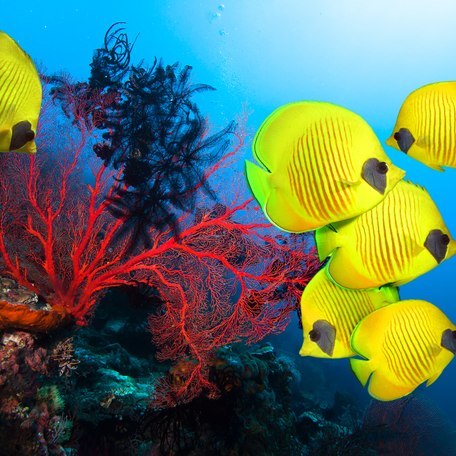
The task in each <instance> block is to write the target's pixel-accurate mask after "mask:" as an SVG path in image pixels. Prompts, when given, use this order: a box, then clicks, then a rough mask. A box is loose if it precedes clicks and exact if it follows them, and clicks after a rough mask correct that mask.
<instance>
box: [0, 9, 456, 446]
mask: <svg viewBox="0 0 456 456" xmlns="http://www.w3.org/2000/svg"><path fill="white" fill-rule="evenodd" d="M455 17H456V4H454V2H451V1H450V0H447V1H442V0H436V1H434V2H412V1H411V0H410V1H402V2H396V1H393V0H387V1H370V2H366V1H362V0H358V1H355V0H346V1H335V0H332V1H331V0H318V1H309V0H301V1H299V0H294V1H280V0H263V1H259V0H248V1H243V0H229V1H226V2H223V3H222V2H216V1H209V0H206V1H197V0H170V1H166V0H163V1H159V0H149V1H143V0H141V1H136V2H125V1H118V0H111V1H97V2H88V1H85V0H80V1H78V2H54V1H47V2H42V3H34V4H26V3H24V2H4V4H3V5H2V14H1V18H0V30H3V31H5V32H7V33H8V34H9V35H11V36H12V37H14V38H15V40H17V42H18V43H19V44H20V45H21V47H22V48H23V49H24V50H26V52H27V53H28V54H29V55H30V56H31V57H32V59H33V60H34V61H35V63H36V64H37V65H38V67H39V68H40V69H41V68H45V69H46V73H47V74H53V73H58V72H62V71H63V72H67V73H69V74H70V75H71V76H72V78H74V79H75V80H81V81H85V80H87V79H88V77H89V74H90V67H89V63H90V62H91V59H92V56H93V51H94V49H96V48H99V47H100V45H102V43H103V38H104V34H105V32H106V30H107V29H108V28H109V27H110V26H111V24H113V23H115V22H118V21H122V22H125V23H126V24H125V25H124V26H125V28H126V31H127V32H128V35H129V38H130V41H131V42H132V41H133V40H134V39H135V37H136V36H137V35H138V36H137V39H136V41H135V44H134V47H133V51H132V63H137V62H140V61H141V60H142V59H144V60H145V61H146V62H150V63H152V62H153V60H154V57H157V58H161V59H162V60H163V62H164V63H165V64H172V63H174V62H180V64H182V65H190V66H192V73H191V80H192V82H195V83H204V84H209V85H211V86H213V87H214V88H216V91H215V92H207V93H206V92H204V93H201V94H196V95H195V101H196V102H197V104H198V106H199V108H200V110H201V112H202V113H203V114H205V115H207V116H208V119H209V122H210V124H211V125H214V126H215V127H216V128H219V129H220V128H223V127H224V126H226V125H227V124H228V123H229V122H230V121H231V120H232V119H234V118H235V117H236V116H237V115H239V114H240V113H242V112H243V111H245V110H247V111H248V113H249V117H248V129H249V130H250V131H251V132H254V131H255V130H256V129H257V128H258V127H259V126H260V124H261V123H262V122H263V120H264V119H265V118H266V117H267V116H268V115H269V114H270V113H271V112H272V111H273V110H274V109H276V108H277V107H279V106H281V105H283V104H285V103H289V102H293V101H298V100H321V101H328V102H332V103H335V104H339V105H342V106H344V107H346V108H348V109H350V110H353V111H354V112H356V113H357V114H359V115H361V116H362V117H363V118H364V119H365V120H366V121H367V122H368V123H369V124H370V125H371V127H372V128H373V129H374V131H375V133H376V134H377V136H378V137H379V139H380V141H381V142H382V144H383V145H384V148H385V151H386V153H387V154H388V155H389V157H390V158H391V159H392V161H393V163H395V164H396V165H397V166H399V167H400V168H402V169H404V170H406V173H407V175H406V178H407V179H410V180H411V181H413V182H416V183H419V184H421V185H423V186H425V187H426V188H427V189H428V191H429V193H430V194H431V195H432V197H433V199H434V201H435V203H436V204H437V206H438V208H439V210H440V212H441V214H442V216H443V218H444V220H445V222H446V224H447V226H448V228H449V230H450V232H451V233H452V234H453V236H455V235H456V215H455V210H454V208H455V202H454V199H455V195H456V179H455V177H456V174H455V173H456V170H454V169H450V168H447V169H446V170H445V172H444V173H440V172H437V171H434V170H432V169H430V168H427V167H426V166H425V165H423V164H421V163H419V162H417V161H415V160H413V159H411V158H409V157H407V156H405V154H402V153H400V152H398V151H396V150H394V149H392V148H390V147H387V146H386V145H385V140H386V138H387V137H388V136H389V135H390V134H391V131H392V129H393V127H394V123H395V120H396V116H397V113H398V110H399V107H400V106H401V103H402V102H403V100H404V99H405V97H406V96H407V95H408V94H409V93H410V92H411V91H412V90H414V89H416V88H418V87H420V86H422V85H424V84H427V83H431V82H435V81H447V80H456V60H455V58H454V43H455V42H456V28H455V27H454V18H455ZM250 140H251V136H250ZM243 154H244V155H245V158H248V159H251V157H252V153H251V150H250V144H247V147H246V148H245V150H244V152H243ZM236 166H237V167H239V170H242V166H243V162H242V160H240V161H239V162H238V163H237V164H236ZM229 182H230V175H229V174H227V176H226V185H229ZM245 192H246V194H247V192H248V190H247V185H246V187H245ZM455 273H456V263H455V259H450V260H449V261H447V262H444V263H442V264H441V265H439V267H438V268H435V269H433V270H432V271H431V272H429V273H427V274H425V275H423V276H421V277H418V278H417V279H415V280H413V281H412V282H411V283H409V284H406V285H404V286H402V287H400V294H401V298H402V299H423V300H427V301H429V302H432V303H433V304H435V305H437V306H438V307H439V308H440V309H441V310H442V311H443V312H445V313H446V315H447V316H448V317H449V319H450V320H452V321H453V322H454V321H456V308H455V304H456V287H455V283H454V278H455ZM268 340H269V341H270V342H271V343H272V344H273V346H274V348H275V349H276V350H279V351H281V352H283V353H286V354H287V355H289V356H290V357H292V359H293V360H294V361H295V363H296V367H297V369H298V370H299V372H300V374H301V378H302V380H301V383H300V387H302V388H308V391H309V393H308V394H313V393H314V392H315V394H316V395H318V394H322V393H321V391H322V390H325V393H327V397H328V398H330V397H331V395H333V394H334V393H335V392H336V391H337V392H343V393H344V394H347V395H349V396H351V397H352V398H354V401H355V402H356V403H357V404H359V406H360V407H361V408H362V407H365V406H367V405H368V404H369V403H370V401H371V399H370V397H369V396H368V394H367V391H366V390H364V389H363V388H362V387H361V386H360V384H359V382H358V381H357V379H356V378H355V376H354V375H353V374H352V373H351V370H350V367H349V364H348V362H347V360H321V359H310V358H300V357H299V356H298V351H299V349H300V347H301V344H302V331H301V330H300V329H299V326H298V321H297V317H294V318H293V320H292V321H291V323H290V324H289V325H288V327H287V328H286V330H285V331H284V332H283V333H282V334H280V335H277V336H273V337H270V338H269V339H268ZM315 370H317V371H318V372H319V374H318V376H315V375H312V376H309V381H306V373H307V372H314V371H315ZM317 378H318V380H317ZM455 380H456V371H455V365H454V363H450V365H449V366H448V367H447V368H446V369H445V370H444V372H443V373H442V375H441V376H440V377H439V379H438V381H437V382H436V383H434V384H433V385H432V386H431V387H429V388H424V387H420V388H419V390H418V392H419V393H420V394H424V396H425V397H426V399H429V400H430V401H432V403H433V404H436V405H437V406H438V407H439V408H440V409H441V410H443V412H444V413H445V415H446V417H447V418H448V420H450V421H452V422H453V423H454V424H456V419H455V418H454V410H455V407H456V395H455V394H454V383H455ZM292 400H293V398H292ZM82 454H83V453H82ZM170 454H171V453H170ZM347 454H348V453H347Z"/></svg>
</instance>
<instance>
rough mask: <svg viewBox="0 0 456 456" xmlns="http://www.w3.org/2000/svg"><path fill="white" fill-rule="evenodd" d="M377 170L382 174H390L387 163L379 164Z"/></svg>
mask: <svg viewBox="0 0 456 456" xmlns="http://www.w3.org/2000/svg"><path fill="white" fill-rule="evenodd" d="M376 169H377V171H378V172H379V173H380V174H386V173H387V172H388V165H387V164H386V163H385V162H378V163H377V167H376Z"/></svg>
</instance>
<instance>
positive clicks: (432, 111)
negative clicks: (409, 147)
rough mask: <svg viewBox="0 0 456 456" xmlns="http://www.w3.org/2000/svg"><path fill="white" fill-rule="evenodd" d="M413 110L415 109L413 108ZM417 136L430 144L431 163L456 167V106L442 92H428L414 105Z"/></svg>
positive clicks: (449, 97)
mask: <svg viewBox="0 0 456 456" xmlns="http://www.w3.org/2000/svg"><path fill="white" fill-rule="evenodd" d="M412 109H413V108H412ZM413 110H414V115H415V118H416V119H417V126H418V128H417V135H418V138H416V139H417V140H419V139H420V138H419V137H420V136H424V138H426V139H427V140H428V141H429V143H428V150H429V154H430V158H431V161H432V162H434V163H438V164H447V165H450V166H455V165H456V131H455V130H456V118H455V117H456V104H455V101H454V100H453V98H452V97H451V96H448V95H447V94H446V93H444V92H442V91H435V92H434V91H427V92H425V93H424V94H423V95H422V96H420V97H418V99H417V100H416V102H415V103H414V109H413Z"/></svg>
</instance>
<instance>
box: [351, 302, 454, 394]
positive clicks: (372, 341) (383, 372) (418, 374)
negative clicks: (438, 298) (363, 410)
mask: <svg viewBox="0 0 456 456" xmlns="http://www.w3.org/2000/svg"><path fill="white" fill-rule="evenodd" d="M350 342H351V347H352V349H353V351H355V352H356V353H357V354H359V355H360V356H362V357H364V358H365V359H356V358H351V359H350V364H351V367H352V370H353V372H354V374H355V375H356V377H357V378H358V380H359V381H360V382H361V384H362V385H363V386H365V385H366V384H367V383H368V382H369V386H368V391H369V394H370V395H371V396H373V397H374V398H375V399H378V400H381V401H391V400H395V399H399V398H400V397H403V396H406V395H407V394H410V393H411V392H412V391H413V390H414V389H415V388H417V387H418V386H419V385H420V384H421V383H423V382H427V384H426V385H427V386H429V385H430V384H431V383H433V382H435V381H436V380H437V378H438V377H439V376H440V374H441V373H442V371H443V369H445V367H446V366H447V365H448V363H449V362H450V361H451V360H452V359H453V357H454V353H455V351H456V326H455V325H453V323H451V321H450V320H449V319H448V318H447V317H446V315H445V314H444V313H443V312H442V311H441V310H440V309H438V308H437V307H436V306H434V305H433V304H430V303H429V302H426V301H419V300H407V301H399V302H397V303H394V304H391V305H389V306H386V307H382V308H381V309H378V310H376V311H375V312H373V313H371V314H369V315H368V316H367V317H365V318H364V319H363V320H361V321H360V322H359V323H358V325H357V326H356V328H355V329H354V331H353V334H352V337H351V339H350Z"/></svg>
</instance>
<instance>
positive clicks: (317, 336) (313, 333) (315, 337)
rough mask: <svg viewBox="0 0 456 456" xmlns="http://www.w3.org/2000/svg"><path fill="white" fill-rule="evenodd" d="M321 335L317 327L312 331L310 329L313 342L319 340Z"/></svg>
mask: <svg viewBox="0 0 456 456" xmlns="http://www.w3.org/2000/svg"><path fill="white" fill-rule="evenodd" d="M320 336H321V334H320V331H317V330H316V329H312V330H311V331H309V337H310V340H311V341H312V342H317V341H318V340H320Z"/></svg>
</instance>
